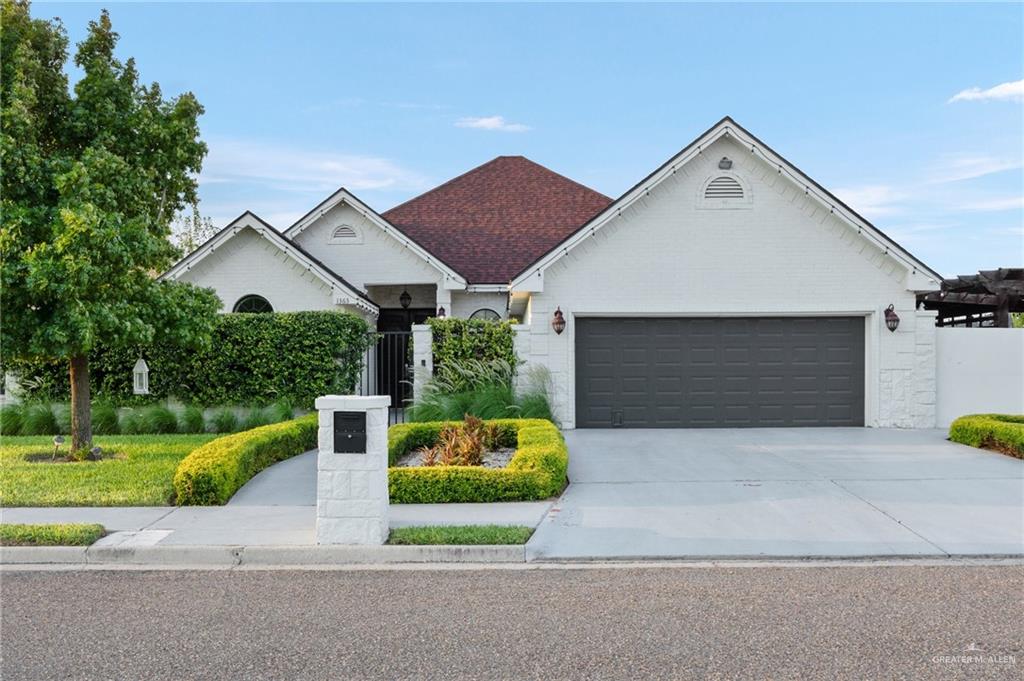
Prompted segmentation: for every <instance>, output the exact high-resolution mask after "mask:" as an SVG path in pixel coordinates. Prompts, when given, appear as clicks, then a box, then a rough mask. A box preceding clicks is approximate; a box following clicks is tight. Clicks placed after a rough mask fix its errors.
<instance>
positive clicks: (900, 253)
mask: <svg viewBox="0 0 1024 681" xmlns="http://www.w3.org/2000/svg"><path fill="white" fill-rule="evenodd" d="M722 138H731V139H733V140H735V141H736V142H737V143H739V144H741V145H743V146H744V147H745V148H747V149H749V150H750V153H752V154H756V155H757V156H758V157H759V158H760V159H761V160H763V161H764V162H766V163H768V164H769V165H771V166H772V167H774V168H776V169H777V171H778V173H779V175H783V176H784V177H786V178H787V180H789V181H791V182H793V183H795V184H796V185H797V186H799V187H800V188H802V189H803V190H804V192H805V194H806V195H807V196H809V197H813V198H814V199H816V200H817V201H819V202H820V203H821V204H822V205H823V206H824V207H826V208H828V209H829V212H830V213H831V214H833V215H835V216H837V217H838V218H840V219H841V220H842V221H843V222H844V223H845V224H847V225H848V226H849V227H850V228H851V229H856V230H857V232H858V234H861V235H862V236H864V237H865V238H866V239H868V240H869V241H870V242H872V243H873V244H875V245H876V246H878V247H879V248H880V249H881V250H883V251H884V252H885V254H886V255H889V256H891V257H893V258H894V259H895V260H897V261H898V262H899V263H900V264H901V265H902V266H903V267H905V268H906V269H907V271H908V273H910V274H912V275H913V277H914V281H915V284H917V285H918V287H920V286H923V287H925V288H927V287H928V285H931V284H934V283H937V282H938V281H940V280H941V276H940V275H939V274H938V273H937V272H935V271H934V270H932V269H931V268H930V267H928V266H927V265H925V264H924V263H923V262H922V261H921V260H919V259H918V258H916V257H914V256H913V255H912V254H910V253H909V252H908V251H907V250H906V249H904V248H903V247H902V246H900V245H899V244H898V243H896V242H895V241H894V240H893V239H891V238H890V237H888V236H887V235H886V234H885V233H884V232H882V231H881V230H880V229H878V228H877V227H875V226H874V225H872V224H871V223H870V222H868V221H867V220H866V219H865V218H864V217H862V216H861V215H860V214H858V213H857V212H856V211H854V210H853V209H852V208H850V207H849V206H847V205H846V204H845V203H843V201H841V200H840V199H839V198H837V197H836V196H834V195H833V194H832V193H831V192H829V191H828V190H826V189H825V188H824V187H822V186H821V185H820V184H818V183H817V182H815V181H814V180H813V179H811V178H810V177H808V176H807V175H805V174H804V173H803V171H801V170H800V169H799V168H797V167H796V166H794V165H792V164H791V163H790V162H789V161H787V160H786V159H785V158H783V157H782V156H781V155H779V154H778V153H776V152H775V151H774V150H773V149H772V148H771V147H769V146H768V145H766V144H765V143H764V142H762V141H761V140H759V139H758V138H757V137H755V136H754V135H753V134H751V133H750V132H748V131H747V130H746V129H745V128H743V127H742V126H741V125H739V124H738V123H736V122H735V121H734V120H732V119H731V118H730V117H728V116H726V117H725V118H723V119H722V120H720V121H719V122H718V123H716V124H715V125H713V126H712V127H711V128H709V129H708V130H707V131H705V132H704V133H703V134H702V135H700V136H699V137H697V139H695V140H694V141H693V142H691V143H690V144H689V145H687V146H686V147H685V148H683V150H682V151H680V152H679V153H677V154H676V155H675V156H673V157H672V158H670V159H669V160H668V161H666V162H665V163H663V164H662V165H661V166H659V167H658V168H657V169H656V170H655V171H654V172H652V173H651V174H650V175H648V176H647V177H645V178H644V179H643V180H641V181H640V182H638V183H637V184H636V185H634V186H633V187H631V188H630V189H629V190H627V191H626V192H625V193H624V194H623V195H622V196H620V197H619V198H618V199H616V200H615V201H613V202H611V203H610V204H609V205H608V206H607V207H606V208H605V209H604V210H603V211H601V212H600V213H598V214H597V215H595V216H594V217H593V218H591V219H590V220H588V221H587V222H585V223H583V224H582V225H581V226H580V227H579V228H578V229H576V230H574V231H573V232H572V233H571V234H570V235H569V236H567V237H566V238H565V239H563V240H562V241H560V242H559V243H557V244H555V245H554V246H553V247H552V248H550V249H549V250H548V251H547V252H546V253H545V254H543V255H542V256H541V257H539V258H538V259H536V260H535V261H534V262H532V263H530V264H529V265H527V266H526V267H525V268H523V269H522V270H520V271H519V272H517V273H516V274H515V275H514V277H513V279H512V285H511V287H512V288H516V287H521V288H528V287H530V286H532V285H534V284H531V280H542V278H543V272H544V270H545V269H547V268H548V267H549V266H550V265H552V264H553V263H555V262H557V261H558V260H559V259H561V258H562V257H563V256H565V255H566V254H568V252H569V251H571V250H572V249H573V248H574V247H575V246H576V245H577V244H579V243H580V242H581V241H582V240H583V239H585V238H587V237H588V236H590V235H592V234H593V233H594V232H596V231H597V230H599V229H601V228H602V227H603V226H604V225H605V224H607V223H608V222H609V221H611V220H612V219H614V218H616V217H617V216H619V215H621V214H622V212H623V211H625V210H626V209H628V208H629V207H630V206H631V205H632V204H633V203H634V202H636V201H638V200H641V199H643V198H644V197H645V196H647V195H648V194H650V192H651V190H652V189H653V188H654V187H656V186H657V185H658V184H660V183H661V182H662V181H664V180H665V179H667V178H669V177H671V176H672V175H673V174H674V173H675V172H676V170H677V169H678V168H679V167H681V166H682V165H684V164H686V163H688V162H689V161H691V160H693V159H694V158H696V157H697V156H698V155H700V154H701V153H702V151H703V149H705V148H707V147H708V146H710V145H711V144H713V143H714V142H716V141H717V140H719V139H722Z"/></svg>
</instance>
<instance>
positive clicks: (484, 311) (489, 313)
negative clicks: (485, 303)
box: [469, 307, 501, 322]
mask: <svg viewBox="0 0 1024 681" xmlns="http://www.w3.org/2000/svg"><path fill="white" fill-rule="evenodd" d="M469 318H470V319H482V320H483V321H485V322H496V321H498V320H499V319H501V315H500V314H498V313H497V312H495V311H494V310H492V309H490V308H489V307H482V308H480V309H479V310H477V311H476V312H474V313H473V314H471V315H469Z"/></svg>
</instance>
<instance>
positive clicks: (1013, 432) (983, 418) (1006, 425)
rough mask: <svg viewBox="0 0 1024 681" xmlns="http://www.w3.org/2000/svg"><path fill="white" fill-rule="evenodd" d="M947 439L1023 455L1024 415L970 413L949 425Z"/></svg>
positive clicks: (1018, 456) (1017, 456)
mask: <svg viewBox="0 0 1024 681" xmlns="http://www.w3.org/2000/svg"><path fill="white" fill-rule="evenodd" d="M949 439H950V440H952V441H953V442H959V443H960V444H963V445H970V446H971V447H981V448H984V449H994V450H996V451H999V452H1002V453H1003V454H1006V455H1008V456H1013V457H1016V458H1018V459H1024V415H1013V414H970V415H968V416H961V417H960V418H958V419H957V420H955V421H953V423H951V424H950V426H949Z"/></svg>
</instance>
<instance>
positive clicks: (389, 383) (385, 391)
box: [357, 331, 413, 423]
mask: <svg viewBox="0 0 1024 681" xmlns="http://www.w3.org/2000/svg"><path fill="white" fill-rule="evenodd" d="M372 335H373V336H374V337H375V338H376V339H377V342H376V343H374V344H373V345H371V346H370V348H369V349H368V350H367V351H366V355H365V357H364V358H363V372H362V375H361V376H360V380H359V386H358V388H357V392H358V394H360V395H388V396H390V397H391V407H390V409H389V410H388V415H389V416H390V422H391V423H404V422H405V409H406V407H408V406H409V404H411V403H412V382H413V361H412V331H378V332H376V333H374V334H372Z"/></svg>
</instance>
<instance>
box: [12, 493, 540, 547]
mask: <svg viewBox="0 0 1024 681" xmlns="http://www.w3.org/2000/svg"><path fill="white" fill-rule="evenodd" d="M551 505H552V502H550V501H540V502H509V503H499V504H395V505H392V506H391V507H390V509H389V516H390V517H389V523H390V525H391V527H411V526H420V525H522V526H527V527H536V526H537V525H538V524H539V523H540V521H541V519H542V518H543V517H544V516H545V514H546V513H547V512H548V509H549V508H550V507H551ZM0 522H2V523H99V524H101V525H103V526H104V527H105V528H107V531H109V532H111V533H114V534H110V535H108V536H106V537H104V538H103V539H101V540H100V541H99V542H98V545H104V546H112V545H131V546H153V545H160V546H168V545H178V546H238V545H246V546H295V545H299V546H303V545H304V546H312V545H315V544H316V507H315V506H249V505H244V504H228V505H227V506H180V507H175V506H156V507H152V506H145V507H134V506H133V507H122V508H5V509H3V510H2V511H0ZM121 532H130V533H134V536H133V537H129V536H127V535H121V536H119V534H117V533H121ZM126 542H127V543H126Z"/></svg>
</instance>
